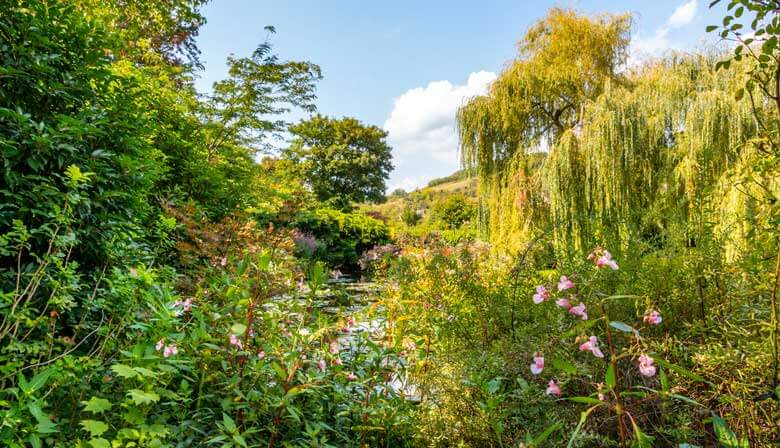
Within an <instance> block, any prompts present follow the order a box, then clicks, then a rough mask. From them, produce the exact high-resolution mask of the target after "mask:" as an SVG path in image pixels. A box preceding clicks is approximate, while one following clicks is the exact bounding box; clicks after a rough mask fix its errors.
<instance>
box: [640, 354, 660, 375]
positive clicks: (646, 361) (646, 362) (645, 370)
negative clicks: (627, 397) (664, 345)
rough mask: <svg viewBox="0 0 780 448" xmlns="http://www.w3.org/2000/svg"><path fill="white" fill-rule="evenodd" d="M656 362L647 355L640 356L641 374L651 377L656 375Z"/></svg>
mask: <svg viewBox="0 0 780 448" xmlns="http://www.w3.org/2000/svg"><path fill="white" fill-rule="evenodd" d="M654 364H655V360H654V359H653V358H651V357H649V356H647V355H640V356H639V373H641V374H642V375H644V376H647V377H650V376H653V375H655V370H656V369H655V365H654Z"/></svg>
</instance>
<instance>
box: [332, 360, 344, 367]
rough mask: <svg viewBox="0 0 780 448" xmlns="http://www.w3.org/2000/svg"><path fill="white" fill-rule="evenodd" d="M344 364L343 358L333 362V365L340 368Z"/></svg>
mask: <svg viewBox="0 0 780 448" xmlns="http://www.w3.org/2000/svg"><path fill="white" fill-rule="evenodd" d="M342 364H344V362H343V361H342V360H341V358H336V359H334V360H333V365H336V366H340V365H342Z"/></svg>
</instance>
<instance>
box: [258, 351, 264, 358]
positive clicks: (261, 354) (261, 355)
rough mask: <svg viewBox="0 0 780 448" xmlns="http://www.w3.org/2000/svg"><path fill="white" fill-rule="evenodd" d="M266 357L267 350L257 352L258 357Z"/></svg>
mask: <svg viewBox="0 0 780 448" xmlns="http://www.w3.org/2000/svg"><path fill="white" fill-rule="evenodd" d="M264 358H265V352H264V351H263V350H260V351H259V352H258V353H257V359H264Z"/></svg>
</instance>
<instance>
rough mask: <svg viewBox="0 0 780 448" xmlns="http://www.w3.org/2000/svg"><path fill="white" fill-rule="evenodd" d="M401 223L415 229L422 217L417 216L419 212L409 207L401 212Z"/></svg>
mask: <svg viewBox="0 0 780 448" xmlns="http://www.w3.org/2000/svg"><path fill="white" fill-rule="evenodd" d="M401 221H403V223H404V224H406V225H407V226H409V227H413V226H416V225H417V223H418V222H420V215H418V214H417V210H415V209H414V208H413V207H411V206H408V205H407V206H406V207H404V209H403V211H402V212H401Z"/></svg>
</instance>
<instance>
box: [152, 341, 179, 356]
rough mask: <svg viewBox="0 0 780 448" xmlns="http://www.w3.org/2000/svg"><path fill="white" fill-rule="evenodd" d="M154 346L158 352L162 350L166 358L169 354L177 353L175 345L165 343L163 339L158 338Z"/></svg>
mask: <svg viewBox="0 0 780 448" xmlns="http://www.w3.org/2000/svg"><path fill="white" fill-rule="evenodd" d="M154 348H155V349H156V350H157V351H158V352H159V351H162V352H163V356H164V357H166V358H170V357H171V356H173V355H175V354H177V353H179V349H178V348H177V347H176V344H167V345H166V344H165V339H160V340H159V341H157V344H155V346H154Z"/></svg>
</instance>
